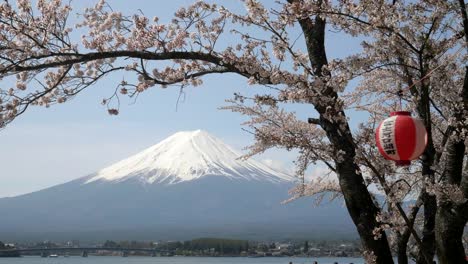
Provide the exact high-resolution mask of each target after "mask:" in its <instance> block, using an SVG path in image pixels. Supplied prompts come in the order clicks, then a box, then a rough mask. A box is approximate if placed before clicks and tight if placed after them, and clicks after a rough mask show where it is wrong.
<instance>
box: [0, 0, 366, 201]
mask: <svg viewBox="0 0 468 264" xmlns="http://www.w3.org/2000/svg"><path fill="white" fill-rule="evenodd" d="M95 2H96V1H74V2H72V6H73V8H74V10H73V12H74V13H77V12H81V10H82V9H83V8H84V7H85V6H90V5H93V4H94V3H95ZM108 2H109V3H110V4H111V6H112V8H113V9H114V10H121V11H122V12H123V13H125V14H132V13H134V12H136V11H137V10H138V9H141V10H142V11H143V12H144V13H145V15H147V16H149V17H153V16H158V17H160V18H161V20H162V21H167V20H169V19H170V18H171V17H172V14H173V13H174V12H175V11H176V10H177V8H178V7H180V6H184V5H188V4H190V3H193V1H192V0H171V1H162V0H158V1H154V0H133V1H117V0H109V1H108ZM216 2H218V3H219V4H222V5H225V6H228V7H230V8H234V9H236V10H239V11H242V10H243V6H242V3H241V1H237V0H236V1H233V0H225V1H216ZM269 2H271V1H269ZM130 3H131V4H130ZM77 33H79V32H77ZM326 42H327V43H326V44H327V49H328V52H329V55H330V57H341V56H344V55H346V54H349V53H350V51H352V50H354V51H355V49H359V44H358V43H359V41H358V40H351V39H349V38H343V37H342V36H340V35H339V34H335V33H331V32H330V34H329V35H328V37H327V40H326ZM116 78H119V76H112V78H106V79H104V80H103V81H101V82H99V83H98V84H97V85H95V86H93V87H90V88H89V89H88V90H86V91H85V92H83V93H82V94H80V95H79V96H78V97H76V98H75V99H74V100H72V101H69V102H67V103H66V104H63V105H58V106H53V107H51V108H49V109H45V108H37V107H35V108H31V109H29V110H28V112H27V113H26V114H24V115H23V116H21V117H19V118H18V119H17V120H15V121H14V122H13V123H12V124H10V125H9V126H8V127H7V128H6V129H4V130H2V131H0V164H1V173H0V182H1V184H0V197H4V196H13V195H18V194H22V193H27V192H31V191H36V190H39V189H42V188H46V187H49V186H52V185H56V184H59V183H63V182H67V181H69V180H72V179H75V178H78V177H82V176H85V175H87V174H89V173H92V172H94V171H96V170H99V169H101V168H103V167H105V166H107V165H110V164H112V163H113V162H116V161H119V160H121V159H123V158H125V157H128V156H130V155H132V154H135V153H137V152H138V151H140V150H142V149H144V148H146V147H149V146H151V145H153V144H156V143H157V142H159V141H160V140H162V139H164V138H165V137H168V136H170V135H171V134H173V133H175V132H177V131H181V130H195V129H203V130H206V131H208V132H210V133H212V134H213V135H215V136H217V137H219V138H221V139H223V140H224V141H225V142H226V143H228V144H230V145H232V146H234V147H235V148H237V149H241V148H242V147H244V146H246V145H249V144H250V143H252V137H251V135H250V134H248V133H246V132H243V131H242V130H241V126H240V123H242V122H243V121H244V120H245V119H244V117H242V116H240V115H239V114H235V113H231V112H228V111H219V110H217V108H219V107H221V106H223V105H226V104H225V102H224V100H225V99H229V98H231V97H232V95H233V93H234V92H244V93H246V92H247V93H253V92H254V91H255V89H257V88H255V87H251V86H248V85H247V84H246V80H245V79H243V78H240V77H237V76H234V75H217V76H210V77H208V78H205V79H204V80H205V82H204V84H203V86H201V87H195V88H193V87H189V88H187V89H186V90H185V100H184V101H182V102H181V103H179V105H178V110H177V111H176V101H177V97H178V90H177V89H165V90H163V89H159V88H154V89H150V90H148V91H147V92H145V93H144V94H142V96H140V97H139V98H138V100H137V102H136V103H135V104H130V101H124V102H123V104H122V105H121V113H120V115H118V116H109V115H108V114H107V112H106V109H105V108H104V107H103V106H102V105H101V104H100V101H101V100H102V98H104V97H106V96H109V95H110V93H111V92H112V89H113V88H114V87H115V85H116V82H117V81H119V80H120V79H117V80H116ZM1 85H8V84H1ZM295 109H296V108H295ZM309 109H311V108H310V107H309V106H306V107H304V106H303V107H298V108H297V111H298V115H299V116H300V117H303V118H307V117H308V116H310V112H309ZM354 115H355V114H354ZM293 158H294V153H287V152H285V151H269V152H268V153H265V154H264V155H261V156H258V157H257V159H259V160H263V159H268V160H274V161H275V164H281V165H282V166H284V167H285V168H286V169H290V168H291V167H292V160H293ZM317 170H320V168H318V169H317Z"/></svg>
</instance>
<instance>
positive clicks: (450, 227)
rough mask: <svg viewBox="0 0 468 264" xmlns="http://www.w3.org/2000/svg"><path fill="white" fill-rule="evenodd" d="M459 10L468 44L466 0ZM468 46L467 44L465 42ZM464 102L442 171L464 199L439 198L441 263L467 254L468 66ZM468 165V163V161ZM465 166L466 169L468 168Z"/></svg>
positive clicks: (446, 181) (455, 111) (456, 116)
mask: <svg viewBox="0 0 468 264" xmlns="http://www.w3.org/2000/svg"><path fill="white" fill-rule="evenodd" d="M459 5H460V11H461V12H460V13H461V17H462V19H463V27H464V34H465V45H467V44H468V15H467V12H466V6H465V2H464V1H463V0H459ZM466 49H467V50H468V46H466ZM460 98H461V103H460V104H455V105H454V109H453V115H452V118H453V119H454V120H456V122H457V124H459V125H458V127H454V128H453V129H451V130H449V131H450V133H451V135H449V140H448V142H447V148H446V151H447V152H446V155H447V157H446V161H445V171H444V174H443V175H442V182H443V183H444V184H449V185H453V186H455V187H459V188H460V191H461V192H462V194H463V198H464V202H463V203H461V204H457V203H454V202H453V201H450V200H448V199H445V197H441V198H438V210H437V214H436V229H435V231H436V233H435V235H436V247H437V256H438V258H439V262H440V263H441V264H450V263H465V261H466V256H465V250H464V248H463V240H462V237H463V230H464V228H465V225H466V223H467V221H468V173H467V172H466V171H465V172H463V162H464V157H465V153H466V146H465V138H464V135H463V129H466V125H465V126H463V119H464V118H466V113H468V66H466V67H465V79H464V82H463V87H462V89H461V91H460ZM466 166H468V165H466ZM466 166H465V169H466Z"/></svg>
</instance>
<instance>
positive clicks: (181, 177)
mask: <svg viewBox="0 0 468 264" xmlns="http://www.w3.org/2000/svg"><path fill="white" fill-rule="evenodd" d="M240 156H241V154H240V153H238V152H236V151H235V150H233V149H232V148H231V147H229V146H228V145H226V144H225V143H224V142H222V141H221V140H220V139H218V138H216V137H214V136H212V135H210V134H208V133H207V132H205V131H202V130H196V131H185V132H178V133H175V134H174V135H172V136H170V137H168V138H166V139H165V140H163V141H161V142H160V143H158V144H156V145H154V146H152V147H150V148H148V149H146V150H144V151H142V152H140V153H138V154H136V155H134V156H131V157H129V158H127V159H125V160H122V161H120V162H118V163H116V164H114V165H111V166H109V167H107V168H105V169H103V170H101V171H99V172H98V173H97V174H95V175H93V176H92V177H91V178H89V179H88V180H87V181H86V182H85V184H87V183H91V182H96V181H107V182H122V181H126V180H129V179H137V180H139V181H140V182H143V183H146V184H153V183H165V184H175V183H179V182H184V181H191V180H195V179H199V178H201V177H204V176H221V177H223V176H224V177H227V178H230V179H243V180H249V181H251V180H256V181H268V182H273V183H281V182H290V181H294V178H293V177H292V176H290V175H288V174H286V173H283V172H278V171H277V170H274V169H272V168H270V167H268V166H267V165H265V164H263V163H261V162H258V161H255V160H253V159H248V160H239V159H238V158H239V157H240Z"/></svg>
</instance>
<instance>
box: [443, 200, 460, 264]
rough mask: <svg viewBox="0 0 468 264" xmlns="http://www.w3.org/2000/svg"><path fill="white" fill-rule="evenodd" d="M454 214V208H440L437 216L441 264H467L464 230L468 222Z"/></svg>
mask: <svg viewBox="0 0 468 264" xmlns="http://www.w3.org/2000/svg"><path fill="white" fill-rule="evenodd" d="M463 218H464V217H462V216H460V215H458V214H456V213H455V214H454V213H453V210H452V206H443V207H439V210H438V211H437V216H436V221H437V224H436V246H437V257H438V259H439V263H440V264H454V263H460V264H463V263H466V259H465V258H466V256H465V250H464V248H463V240H462V237H463V229H464V228H465V223H466V220H465V221H463Z"/></svg>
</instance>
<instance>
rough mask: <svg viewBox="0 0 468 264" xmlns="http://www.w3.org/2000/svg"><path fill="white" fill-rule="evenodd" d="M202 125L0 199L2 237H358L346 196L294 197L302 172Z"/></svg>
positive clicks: (140, 238)
mask: <svg viewBox="0 0 468 264" xmlns="http://www.w3.org/2000/svg"><path fill="white" fill-rule="evenodd" d="M240 156H241V154H240V153H239V152H237V151H235V150H234V149H232V148H231V147H229V146H228V145H226V144H225V143H223V142H222V141H221V140H220V139H218V138H216V137H214V136H212V135H210V134H209V133H207V132H205V131H201V130H196V131H187V132H178V133H176V134H174V135H172V136H170V137H168V138H167V139H165V140H163V141H161V142H160V143H158V144H156V145H154V146H152V147H150V148H148V149H146V150H143V151H142V152H140V153H138V154H136V155H133V156H131V157H129V158H127V159H124V160H122V161H120V162H117V163H115V164H113V165H111V166H109V167H107V168H104V169H102V170H100V171H98V172H96V173H94V174H91V175H88V176H85V177H82V178H79V179H77V180H74V181H71V182H68V183H65V184H61V185H57V186H53V187H51V188H47V189H44V190H40V191H37V192H33V193H29V194H26V195H21V196H17V197H11V198H2V199H0V212H2V216H1V217H0V238H1V239H8V240H16V241H21V240H31V239H37V240H44V239H80V240H85V241H102V240H106V239H115V240H119V239H120V240H132V239H134V240H157V239H165V240H176V239H177V240H182V239H191V238H196V237H207V236H210V237H232V238H243V239H259V240H260V239H286V238H309V239H310V238H316V239H330V238H336V239H339V238H355V237H356V232H355V228H354V226H353V225H352V222H351V220H350V218H349V216H348V215H347V213H346V209H345V208H344V207H343V202H342V201H333V202H330V203H327V204H325V205H323V206H320V207H314V206H313V202H312V201H311V200H310V199H306V198H304V199H299V200H297V201H295V202H292V203H288V204H281V201H283V200H285V199H287V198H288V190H289V189H290V188H291V187H293V186H294V185H295V178H294V177H292V176H290V175H288V174H287V173H285V172H281V171H278V170H275V169H272V168H271V167H269V166H267V165H265V164H263V163H261V162H258V161H256V160H254V159H248V160H240V159H238V158H239V157H240Z"/></svg>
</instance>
